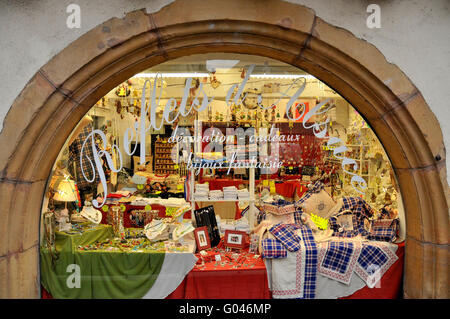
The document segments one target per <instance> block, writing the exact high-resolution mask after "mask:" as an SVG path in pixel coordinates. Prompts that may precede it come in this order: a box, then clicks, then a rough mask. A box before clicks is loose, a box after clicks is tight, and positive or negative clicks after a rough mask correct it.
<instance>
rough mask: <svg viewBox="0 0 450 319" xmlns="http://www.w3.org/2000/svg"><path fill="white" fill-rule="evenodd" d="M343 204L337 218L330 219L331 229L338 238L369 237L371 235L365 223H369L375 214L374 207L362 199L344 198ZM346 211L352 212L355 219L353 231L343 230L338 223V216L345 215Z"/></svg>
mask: <svg viewBox="0 0 450 319" xmlns="http://www.w3.org/2000/svg"><path fill="white" fill-rule="evenodd" d="M342 201H343V204H342V207H341V209H340V210H339V212H338V214H337V215H336V216H332V217H330V219H329V224H330V228H331V229H332V230H333V231H334V236H337V237H355V236H358V235H362V236H364V237H365V236H367V235H368V234H369V233H368V231H367V229H366V226H365V223H364V221H366V220H367V221H368V219H369V218H370V217H372V216H373V215H374V214H375V211H374V210H373V208H372V207H370V205H369V204H368V203H367V202H366V201H365V200H364V199H362V198H360V197H343V198H342ZM344 211H350V212H351V214H352V215H353V216H352V219H353V230H342V229H341V225H339V223H338V221H337V216H339V215H344V214H347V213H344ZM349 214H350V213H349Z"/></svg>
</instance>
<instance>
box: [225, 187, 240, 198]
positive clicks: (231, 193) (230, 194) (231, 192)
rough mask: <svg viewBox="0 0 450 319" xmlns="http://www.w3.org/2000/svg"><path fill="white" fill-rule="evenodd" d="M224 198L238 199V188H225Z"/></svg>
mask: <svg viewBox="0 0 450 319" xmlns="http://www.w3.org/2000/svg"><path fill="white" fill-rule="evenodd" d="M223 198H224V199H226V200H235V199H237V188H236V186H227V187H224V188H223Z"/></svg>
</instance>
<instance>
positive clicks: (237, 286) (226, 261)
mask: <svg viewBox="0 0 450 319" xmlns="http://www.w3.org/2000/svg"><path fill="white" fill-rule="evenodd" d="M219 251H221V252H220V253H219ZM217 254H220V256H221V261H219V262H216V261H215V258H214V255H217ZM232 254H233V253H231V252H224V251H223V250H218V249H215V250H213V251H211V252H209V255H208V256H207V257H203V258H204V260H206V262H205V263H204V264H203V263H202V262H201V261H202V257H201V255H200V254H197V257H198V258H199V262H198V263H197V264H196V265H195V267H194V269H192V271H191V272H189V274H188V275H187V276H186V277H185V278H184V280H183V282H182V283H181V284H180V285H179V286H178V288H177V289H176V290H175V291H173V292H172V293H171V294H170V295H169V296H168V297H167V299H270V298H271V294H270V291H269V286H268V280H267V272H266V267H265V264H264V261H263V259H262V258H261V257H260V256H258V258H254V256H255V255H254V254H250V253H248V252H247V251H245V250H244V251H243V252H242V254H239V257H238V258H234V259H233V257H232Z"/></svg>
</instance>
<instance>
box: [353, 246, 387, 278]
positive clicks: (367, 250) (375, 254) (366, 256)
mask: <svg viewBox="0 0 450 319" xmlns="http://www.w3.org/2000/svg"><path fill="white" fill-rule="evenodd" d="M387 260H388V256H386V254H385V253H384V252H383V251H382V250H381V249H380V248H379V247H376V246H371V245H364V246H363V248H362V250H361V254H360V256H359V258H358V264H359V265H360V266H361V267H362V268H363V269H364V270H366V272H367V273H368V274H369V275H373V272H374V271H373V269H370V266H377V267H381V266H383V265H384V264H385V263H386V262H387Z"/></svg>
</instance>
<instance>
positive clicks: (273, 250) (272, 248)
mask: <svg viewBox="0 0 450 319" xmlns="http://www.w3.org/2000/svg"><path fill="white" fill-rule="evenodd" d="M286 257H287V250H286V248H285V247H284V246H283V244H282V243H281V242H279V241H278V240H276V239H273V238H266V239H263V240H262V258H286Z"/></svg>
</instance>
